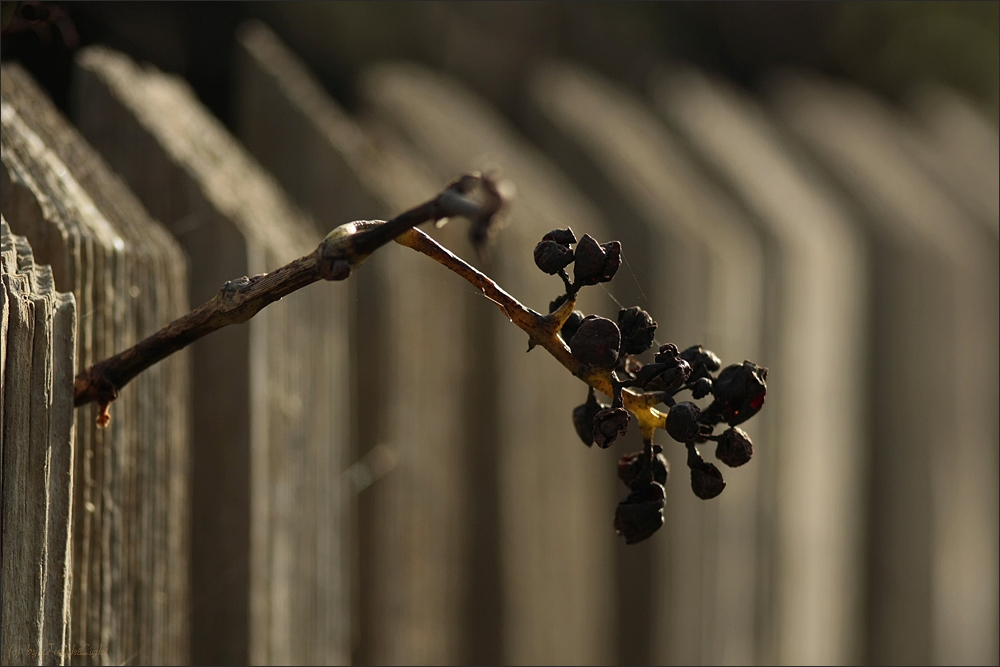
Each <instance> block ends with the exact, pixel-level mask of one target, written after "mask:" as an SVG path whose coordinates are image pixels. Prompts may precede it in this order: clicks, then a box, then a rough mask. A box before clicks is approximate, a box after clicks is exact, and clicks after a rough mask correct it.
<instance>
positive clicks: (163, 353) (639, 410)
mask: <svg viewBox="0 0 1000 667" xmlns="http://www.w3.org/2000/svg"><path fill="white" fill-rule="evenodd" d="M477 185H478V186H480V187H481V189H482V192H483V201H482V202H480V203H476V202H474V201H472V200H471V199H469V198H468V197H467V195H468V194H469V193H470V192H471V191H472V190H473V188H475V187H476V186H477ZM502 204H503V198H502V197H501V196H500V190H499V188H498V187H497V184H496V183H494V182H493V181H491V180H489V179H486V178H483V177H480V176H478V175H474V174H468V175H465V176H463V177H462V178H459V179H458V180H456V181H455V182H453V183H452V184H450V185H449V186H448V187H447V188H446V189H445V190H444V191H443V192H441V194H439V195H438V196H437V197H435V198H434V199H432V200H430V201H428V202H426V203H424V204H421V205H420V206H418V207H416V208H414V209H411V210H409V211H406V212H405V213H402V214H400V215H398V216H396V217H395V218H393V219H392V220H389V221H388V222H381V221H365V222H352V223H348V224H346V225H341V226H340V227H338V228H337V229H335V230H333V231H332V232H330V234H328V235H327V237H326V238H325V239H324V240H323V242H322V243H320V245H319V246H318V247H317V248H316V250H315V251H314V252H312V253H310V254H308V255H306V256H305V257H301V258H299V259H297V260H295V261H294V262H291V263H290V264H286V265H285V266H283V267H281V268H279V269H276V270H275V271H272V272H271V273H266V274H261V275H257V276H254V277H253V278H246V277H243V278H238V279H236V280H231V281H229V282H228V283H226V284H225V285H224V286H223V288H222V289H221V290H220V291H219V293H218V294H217V295H216V296H215V297H213V298H212V299H211V300H210V301H208V302H207V303H205V304H203V305H202V306H199V307H198V308H196V309H195V310H193V311H191V312H190V313H188V314H187V315H185V316H183V317H181V318H179V319H177V320H174V321H173V322H171V323H170V324H168V325H167V326H165V327H164V328H162V329H161V330H159V331H157V332H156V333H155V334H153V335H152V336H149V337H148V338H146V339H144V340H142V341H140V342H139V343H137V344H136V345H134V346H133V347H131V348H129V349H127V350H125V351H124V352H121V353H119V354H116V355H115V356H113V357H110V358H109V359H105V360H104V361H101V362H99V363H96V364H94V365H93V366H91V367H89V368H87V369H86V370H84V371H83V372H82V373H80V374H79V375H78V376H77V377H76V386H75V390H76V399H75V404H76V405H78V406H79V405H86V404H87V403H92V402H97V403H98V404H99V405H100V406H101V411H100V413H99V415H98V423H99V424H101V425H106V424H107V422H108V420H109V419H110V417H109V416H108V411H107V407H108V405H109V404H110V403H111V402H112V401H114V400H115V399H116V398H117V397H118V392H119V390H121V388H122V387H124V386H125V385H126V384H127V383H128V382H129V381H130V380H132V378H134V377H135V376H136V375H138V374H139V373H141V372H142V371H144V370H145V369H146V368H149V367H150V366H152V365H153V364H155V363H156V362H158V361H160V360H162V359H164V358H166V357H167V356H169V355H171V354H173V353H174V352H176V351H177V350H180V349H182V348H184V347H186V346H188V345H190V344H191V343H193V342H194V341H196V340H198V339H199V338H201V337H202V336H205V335H207V334H209V333H212V332H213V331H217V330H218V329H221V328H222V327H225V326H229V325H230V324H240V323H243V322H246V321H247V320H249V319H250V318H251V317H253V316H254V315H256V314H257V313H258V312H260V310H261V309H263V308H264V307H265V306H267V305H268V304H271V303H274V302H275V301H277V300H278V299H280V298H282V297H284V296H287V295H288V294H291V293H292V292H295V291H296V290H299V289H302V288H303V287H305V286H307V285H310V284H312V283H314V282H316V281H318V280H321V279H326V280H343V279H345V278H347V277H348V276H350V274H351V273H352V272H353V271H354V269H356V268H357V267H358V265H360V264H361V262H363V261H364V260H365V259H366V258H367V257H368V256H369V255H371V254H372V253H373V252H374V251H375V250H377V249H378V248H380V247H382V246H383V245H385V244H386V243H388V242H389V241H392V240H395V241H396V242H397V243H399V244H401V245H404V246H407V247H409V248H412V249H413V250H416V251H417V252H420V253H423V254H425V255H427V256H428V257H430V258H431V259H433V260H434V261H436V262H438V263H439V264H442V265H443V266H445V267H447V268H448V269H450V270H451V271H453V272H455V273H457V274H458V275H460V276H461V277H463V278H465V279H466V280H467V281H469V282H470V283H471V284H472V285H473V286H474V287H476V288H477V289H478V290H479V291H480V292H482V294H483V295H484V296H486V297H487V298H488V299H490V300H491V301H493V302H494V303H495V304H496V305H497V307H498V308H500V311H501V312H503V314H504V315H505V316H506V317H507V318H508V319H509V320H510V321H511V322H512V323H514V324H515V325H517V326H518V327H519V328H521V329H522V330H523V331H524V332H525V333H527V334H528V338H529V339H530V341H531V342H533V343H534V344H535V345H538V346H541V347H543V348H545V349H546V350H547V351H548V352H549V354H551V355H552V356H553V357H555V359H556V360H557V361H559V363H561V364H562V365H563V366H564V367H565V368H566V369H567V370H568V371H569V372H570V373H572V374H573V375H575V376H577V377H579V378H580V379H581V380H583V381H584V382H586V383H587V384H588V385H590V386H591V387H593V388H594V389H597V390H598V391H600V392H602V393H604V394H606V395H608V396H612V397H613V396H614V395H615V393H616V392H615V391H614V379H613V378H612V375H611V372H610V371H608V370H601V369H595V368H590V367H589V366H586V365H584V364H582V363H581V362H580V361H578V360H577V359H576V358H575V357H574V356H573V355H572V353H571V352H570V350H569V348H568V347H567V346H566V344H565V343H564V342H563V340H562V338H560V337H559V330H560V329H561V328H562V325H563V324H564V323H565V322H566V320H567V318H569V316H570V315H571V314H572V312H573V308H574V307H575V306H576V291H575V290H569V289H568V290H567V293H568V296H569V298H567V299H566V301H565V302H564V303H562V304H561V305H560V306H559V308H557V309H556V310H555V311H553V312H551V313H549V314H548V315H542V314H540V313H537V312H535V311H534V310H532V309H530V308H527V307H525V306H524V305H523V304H522V303H521V302H520V301H518V300H517V299H515V298H514V297H513V296H511V295H510V294H508V293H507V292H505V291H504V290H503V289H501V288H500V286H499V285H497V284H496V283H495V282H494V281H493V280H492V279H491V278H490V277H489V276H487V275H486V274H484V273H482V272H480V271H478V270H477V269H476V268H475V267H473V266H471V265H470V264H468V263H467V262H465V261H464V260H462V259H461V258H459V257H458V256H456V255H455V254H454V253H452V252H451V251H449V250H448V249H446V248H444V247H442V246H441V245H440V244H438V243H437V242H436V241H434V239H432V238H431V237H430V236H428V235H427V234H425V233H424V232H422V231H420V230H419V229H416V226H417V225H419V224H422V223H425V222H431V221H436V220H440V219H442V218H448V217H455V216H462V217H466V218H469V219H470V221H471V222H472V227H471V229H470V237H471V238H472V239H473V242H474V244H475V245H476V247H477V250H478V251H479V252H480V253H481V252H482V245H483V244H484V243H485V242H486V241H487V240H488V239H489V238H490V236H491V221H492V219H493V218H494V216H495V215H496V213H497V212H498V211H499V210H500V208H501V206H502ZM658 394H659V392H647V393H637V392H636V391H634V390H630V389H625V390H623V391H622V392H621V396H622V400H623V403H624V406H625V408H626V409H627V410H628V411H629V412H631V413H632V414H634V415H635V416H636V418H637V419H638V421H639V427H640V430H641V431H642V434H643V438H644V439H652V434H653V431H654V430H655V429H657V428H663V427H664V420H665V418H666V414H665V413H663V412H660V411H659V410H656V409H655V407H654V406H655V405H657V404H658V403H659V402H660V400H661V399H662V396H659V395H658Z"/></svg>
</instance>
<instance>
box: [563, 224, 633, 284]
mask: <svg viewBox="0 0 1000 667" xmlns="http://www.w3.org/2000/svg"><path fill="white" fill-rule="evenodd" d="M621 265H622V244H621V243H619V242H618V241H609V242H608V243H598V242H597V241H596V240H594V237H592V236H590V235H589V234H584V235H583V238H582V239H580V242H579V243H578V244H577V245H576V264H575V266H574V267H573V276H574V278H575V280H576V284H577V285H579V286H582V285H596V284H598V283H606V282H608V281H609V280H611V279H612V278H614V277H615V273H617V272H618V267H620V266H621Z"/></svg>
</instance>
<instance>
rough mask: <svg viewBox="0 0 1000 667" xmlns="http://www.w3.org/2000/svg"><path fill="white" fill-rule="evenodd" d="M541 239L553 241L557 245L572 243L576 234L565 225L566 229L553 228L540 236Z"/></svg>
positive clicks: (574, 241)
mask: <svg viewBox="0 0 1000 667" xmlns="http://www.w3.org/2000/svg"><path fill="white" fill-rule="evenodd" d="M542 240H543V241H555V242H556V243H558V244H559V245H573V244H574V243H576V234H574V233H573V230H572V229H570V228H569V227H567V228H566V229H553V230H552V231H551V232H549V233H548V234H546V235H545V236H543V237H542Z"/></svg>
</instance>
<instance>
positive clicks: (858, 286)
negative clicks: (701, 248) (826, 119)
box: [652, 70, 867, 662]
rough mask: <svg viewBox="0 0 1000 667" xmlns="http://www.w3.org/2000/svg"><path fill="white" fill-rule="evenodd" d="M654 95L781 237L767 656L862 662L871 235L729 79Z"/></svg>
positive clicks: (671, 78) (678, 81) (687, 81)
mask: <svg viewBox="0 0 1000 667" xmlns="http://www.w3.org/2000/svg"><path fill="white" fill-rule="evenodd" d="M652 93H653V96H654V98H655V101H656V104H657V107H658V109H659V110H660V111H661V112H662V114H663V115H664V117H665V118H667V119H669V120H670V121H671V122H672V123H673V124H674V125H675V127H677V128H678V130H679V131H680V132H681V133H682V134H683V135H684V136H685V137H686V138H687V139H688V140H689V141H690V142H691V144H692V147H693V148H694V150H695V151H696V152H697V153H698V154H699V155H701V156H702V157H703V159H704V160H705V161H706V162H708V163H709V164H710V165H711V166H712V167H713V168H714V169H716V170H717V171H718V172H719V173H720V175H721V176H722V178H724V179H725V180H726V181H728V182H729V183H731V185H732V188H733V189H734V190H735V191H736V192H737V193H738V196H739V197H740V199H741V201H743V202H745V205H746V206H747V208H748V209H749V210H751V211H752V212H753V213H754V215H755V216H756V217H757V219H758V220H759V221H760V224H761V227H762V229H763V230H764V232H765V234H766V235H767V238H768V245H769V252H768V255H769V257H768V265H769V269H770V271H772V272H773V273H772V276H773V277H772V278H771V280H773V281H774V282H772V283H771V285H772V287H771V289H772V290H774V292H773V293H774V294H776V295H777V301H776V302H775V304H774V306H773V310H772V311H771V319H770V322H769V323H768V325H767V334H766V341H767V342H766V343H765V355H764V363H765V365H767V366H768V367H769V368H770V370H771V372H770V374H769V375H768V394H769V395H768V398H769V401H770V403H771V405H772V407H771V411H772V414H771V415H770V417H771V418H772V419H774V422H773V424H774V426H773V429H772V430H771V432H770V433H769V439H768V447H769V448H770V454H771V458H770V459H769V460H767V463H768V464H769V465H768V467H769V470H768V471H767V475H768V478H769V479H768V488H769V490H770V493H769V494H768V497H767V498H766V500H765V501H764V502H765V506H766V507H767V510H766V512H767V514H768V516H769V517H770V522H769V525H768V526H767V527H766V530H767V531H768V534H767V535H766V537H765V538H764V540H765V541H764V544H763V548H764V550H765V552H767V555H766V557H765V562H766V563H767V569H768V570H769V574H770V580H769V581H768V582H767V584H766V587H767V588H765V590H764V591H763V595H764V598H765V600H766V603H765V607H766V608H767V611H766V612H764V613H763V620H762V622H763V625H764V627H763V628H762V630H763V632H762V636H761V637H760V638H759V640H758V641H759V648H758V659H761V660H763V661H765V662H769V661H775V660H776V661H779V662H845V661H846V662H850V661H854V660H857V659H859V655H858V648H859V641H858V632H859V623H858V619H859V618H860V611H861V597H860V595H861V589H860V584H859V581H860V573H861V572H863V553H862V550H861V549H862V540H863V528H864V522H863V521H862V513H861V508H862V506H863V500H862V494H863V491H864V485H863V480H864V479H865V463H866V461H865V451H866V445H865V432H864V422H863V419H864V411H863V406H864V405H865V389H866V374H865V372H864V370H863V369H864V367H865V366H864V365H865V364H866V363H867V358H866V356H865V351H866V350H865V345H864V340H865V335H866V333H867V331H866V320H865V318H866V316H867V305H866V304H867V302H866V288H867V282H866V274H865V272H866V263H865V262H866V258H865V249H864V245H863V239H862V238H861V237H860V235H859V234H858V233H857V232H856V231H855V230H854V228H853V227H852V226H851V224H850V220H849V219H848V218H846V217H845V216H844V215H843V213H842V212H840V211H839V210H837V209H836V208H835V207H834V206H832V205H831V203H830V201H829V200H828V198H827V197H825V196H824V195H823V193H822V192H818V191H817V190H816V187H815V185H814V182H813V181H810V179H809V177H808V175H806V172H804V170H803V168H802V166H801V165H797V164H795V162H793V161H791V160H790V159H788V157H786V156H785V154H784V149H783V141H782V139H781V137H780V136H778V135H776V134H775V133H774V132H773V131H772V130H770V128H769V127H768V126H767V125H766V124H765V121H763V120H762V116H761V114H760V113H759V112H756V111H755V110H754V108H753V106H752V104H751V103H749V102H747V101H746V100H744V99H742V98H741V97H739V96H738V95H737V94H735V93H734V92H732V91H731V90H730V89H728V88H727V87H726V86H725V85H723V84H720V83H717V82H713V81H711V80H710V79H708V78H707V77H705V76H703V75H700V74H699V73H697V72H695V71H694V70H688V71H686V72H681V71H676V72H674V73H673V74H669V73H668V74H667V75H666V76H665V77H663V78H661V79H660V80H658V81H656V82H655V83H654V84H653V87H652ZM847 359H850V360H851V361H850V363H845V361H844V360H847ZM792 497H794V498H796V501H795V502H788V500H787V499H788V498H792Z"/></svg>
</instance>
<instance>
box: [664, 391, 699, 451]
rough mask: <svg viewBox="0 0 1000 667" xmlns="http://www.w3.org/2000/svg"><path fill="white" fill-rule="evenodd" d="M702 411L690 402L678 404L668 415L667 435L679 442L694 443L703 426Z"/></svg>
mask: <svg viewBox="0 0 1000 667" xmlns="http://www.w3.org/2000/svg"><path fill="white" fill-rule="evenodd" d="M699 417H701V409H700V408H699V407H698V406H697V405H695V404H694V403H691V402H689V401H684V402H683V403H678V404H677V405H675V406H674V407H672V408H670V412H668V413H667V433H669V434H670V437H671V438H673V439H674V440H676V441H677V442H694V441H695V440H696V439H697V438H698V434H699V432H700V428H701V424H699V423H698V418H699Z"/></svg>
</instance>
